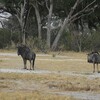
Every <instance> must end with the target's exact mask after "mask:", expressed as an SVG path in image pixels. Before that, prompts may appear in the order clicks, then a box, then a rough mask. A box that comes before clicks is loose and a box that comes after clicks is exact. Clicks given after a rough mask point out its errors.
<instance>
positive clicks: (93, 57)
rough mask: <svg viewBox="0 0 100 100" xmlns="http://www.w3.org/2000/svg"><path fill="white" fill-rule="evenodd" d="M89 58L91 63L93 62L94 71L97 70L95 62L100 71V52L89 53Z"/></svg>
mask: <svg viewBox="0 0 100 100" xmlns="http://www.w3.org/2000/svg"><path fill="white" fill-rule="evenodd" d="M87 59H88V62H89V63H93V73H94V72H95V64H96V65H97V72H99V70H98V64H99V63H100V55H99V53H98V52H92V53H89V54H88V56H87Z"/></svg>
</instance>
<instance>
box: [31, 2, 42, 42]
mask: <svg viewBox="0 0 100 100" xmlns="http://www.w3.org/2000/svg"><path fill="white" fill-rule="evenodd" d="M33 6H34V8H35V13H36V19H37V24H38V38H39V40H41V39H42V34H41V17H40V13H39V9H38V4H35V5H33Z"/></svg>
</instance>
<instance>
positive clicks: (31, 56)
mask: <svg viewBox="0 0 100 100" xmlns="http://www.w3.org/2000/svg"><path fill="white" fill-rule="evenodd" d="M17 48H18V51H17V54H18V55H21V57H22V59H23V62H24V69H27V66H26V63H27V60H29V62H30V70H31V69H33V70H34V62H35V58H36V54H35V53H34V52H32V51H31V50H30V49H29V48H28V47H27V46H26V45H19V46H17Z"/></svg>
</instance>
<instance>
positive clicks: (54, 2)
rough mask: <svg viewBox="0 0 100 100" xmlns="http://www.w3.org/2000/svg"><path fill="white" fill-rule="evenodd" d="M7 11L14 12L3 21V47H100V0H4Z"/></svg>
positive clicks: (0, 40) (2, 8)
mask: <svg viewBox="0 0 100 100" xmlns="http://www.w3.org/2000/svg"><path fill="white" fill-rule="evenodd" d="M3 12H9V13H10V14H11V16H10V17H9V18H6V19H7V20H5V21H1V24H2V28H1V29H0V48H5V47H9V46H12V45H14V44H15V45H16V44H18V43H23V44H27V45H29V46H30V47H31V48H35V49H37V50H41V51H43V52H45V51H46V50H74V51H87V50H92V49H94V48H97V49H100V28H99V27H100V0H0V13H3ZM0 17H2V16H0Z"/></svg>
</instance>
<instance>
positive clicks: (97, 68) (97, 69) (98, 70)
mask: <svg viewBox="0 0 100 100" xmlns="http://www.w3.org/2000/svg"><path fill="white" fill-rule="evenodd" d="M97 72H98V73H99V69H98V63H97Z"/></svg>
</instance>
